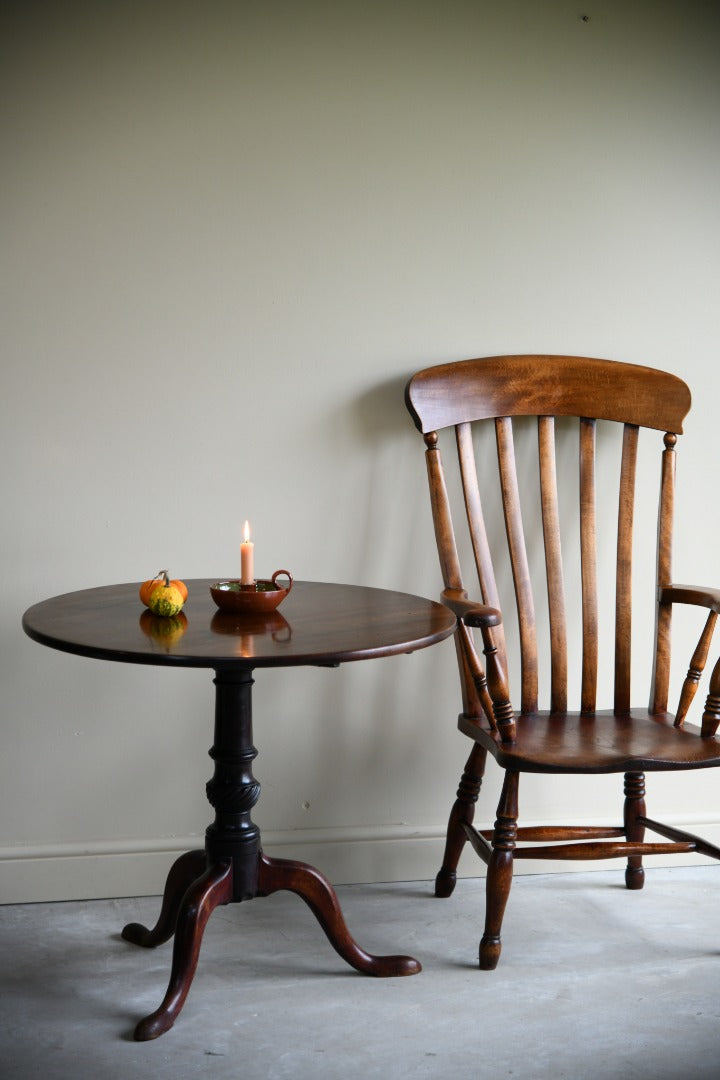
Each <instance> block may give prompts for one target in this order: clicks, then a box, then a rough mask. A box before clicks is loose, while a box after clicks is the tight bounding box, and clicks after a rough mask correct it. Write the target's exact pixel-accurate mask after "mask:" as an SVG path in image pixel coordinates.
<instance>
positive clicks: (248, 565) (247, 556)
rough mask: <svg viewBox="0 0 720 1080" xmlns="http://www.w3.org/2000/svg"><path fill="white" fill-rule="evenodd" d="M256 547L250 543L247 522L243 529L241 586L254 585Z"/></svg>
mask: <svg viewBox="0 0 720 1080" xmlns="http://www.w3.org/2000/svg"><path fill="white" fill-rule="evenodd" d="M254 548H255V545H254V544H252V543H251V542H250V526H249V525H248V523H247V521H246V522H245V528H244V529H243V542H242V544H241V545H240V584H241V585H252V584H253V583H254V581H255V571H254V567H253V560H254V554H255V552H254Z"/></svg>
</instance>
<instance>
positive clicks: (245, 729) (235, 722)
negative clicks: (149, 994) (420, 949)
mask: <svg viewBox="0 0 720 1080" xmlns="http://www.w3.org/2000/svg"><path fill="white" fill-rule="evenodd" d="M252 685H253V678H252V671H250V670H245V671H240V672H236V671H227V672H226V671H223V670H218V671H217V672H216V677H215V687H216V694H215V741H214V744H213V747H212V749H211V750H210V756H211V757H212V758H213V760H214V762H215V771H214V774H213V777H212V779H211V780H209V781H208V784H207V796H208V799H209V801H210V803H211V805H212V806H213V807H214V809H215V821H214V822H213V824H212V825H210V826H209V827H208V829H207V831H206V834H205V850H197V851H188V852H186V853H185V854H184V855H181V856H180V858H179V859H177V860H176V861H175V863H174V864H173V866H172V868H171V870H170V873H169V874H168V878H167V882H166V885H165V893H164V896H163V901H162V907H161V909H160V915H159V918H158V921H157V924H156V925H155V927H154V928H153V929H152V930H149V929H148V928H147V927H145V926H141V925H140V924H139V923H129V924H128V925H127V926H126V927H125V928H124V930H123V932H122V936H123V937H124V938H125V940H126V941H130V942H132V943H133V944H135V945H142V946H143V947H145V948H154V947H155V946H156V945H161V944H162V943H163V942H165V941H168V940H169V939H170V938H171V937H172V936H173V934H174V935H175V942H174V946H173V958H172V968H171V972H170V982H169V984H168V988H167V992H166V994H165V997H164V999H163V1002H162V1004H161V1005H160V1007H159V1008H158V1009H156V1010H155V1012H153V1013H151V1014H150V1015H149V1016H146V1017H145V1018H144V1019H143V1020H141V1021H140V1022H139V1023H138V1025H137V1027H136V1028H135V1038H136V1039H137V1040H138V1041H145V1040H147V1039H156V1038H157V1037H158V1035H162V1034H163V1033H164V1032H165V1031H168V1030H169V1029H170V1028H171V1027H172V1026H173V1024H174V1023H175V1020H176V1018H177V1016H178V1014H179V1013H180V1010H181V1009H182V1007H183V1004H184V1002H185V998H186V997H187V995H188V991H189V989H190V985H191V983H192V980H193V976H194V974H195V969H196V967H197V961H198V956H199V954H200V945H201V943H202V935H203V932H204V930H205V926H206V924H207V921H208V919H209V918H210V915H211V914H212V912H213V911H214V910H215V908H216V907H218V905H220V904H229V903H238V902H240V901H241V900H251V899H252V898H253V897H256V896H269V895H270V894H271V893H274V892H278V891H280V890H282V889H287V890H288V891H290V892H294V893H296V894H297V895H298V896H300V897H301V898H302V899H303V900H304V901H305V903H306V904H307V905H308V907H309V908H310V909H311V911H312V912H313V914H314V915H315V917H316V919H317V920H318V922H319V923H320V925H321V927H322V928H323V930H324V931H325V933H326V935H327V937H328V940H329V941H330V944H331V945H332V946H333V948H334V949H335V950H336V951H337V952H338V953H339V954H340V956H341V957H342V958H343V959H344V960H346V961H347V963H348V964H350V966H351V967H354V968H355V969H356V970H357V971H361V972H364V973H366V974H368V975H377V976H390V975H414V974H416V973H417V972H418V971H420V964H419V963H418V961H417V960H414V959H413V958H412V957H411V956H371V955H370V954H369V953H366V952H365V951H364V950H363V949H361V948H360V946H359V945H358V944H357V942H356V941H355V940H354V939H353V938H352V936H351V934H350V931H349V930H348V928H347V926H346V924H345V919H344V918H343V914H342V911H341V910H340V904H339V903H338V899H337V896H336V894H335V890H334V889H333V887H332V886H331V885H330V883H329V881H328V880H327V879H326V878H325V877H324V876H323V875H322V874H321V873H320V872H319V871H318V870H316V869H315V868H314V867H312V866H308V865H307V864H306V863H300V862H294V861H292V860H289V859H271V858H269V857H268V856H267V855H265V854H264V853H263V851H262V848H261V845H260V830H259V829H258V827H257V825H255V823H254V822H253V820H252V818H251V812H252V808H253V806H254V805H255V803H256V802H257V801H258V798H259V797H260V784H259V783H258V782H257V780H256V779H255V778H254V776H253V774H252V763H253V761H254V759H255V757H256V756H257V750H256V749H255V747H254V746H253V741H252Z"/></svg>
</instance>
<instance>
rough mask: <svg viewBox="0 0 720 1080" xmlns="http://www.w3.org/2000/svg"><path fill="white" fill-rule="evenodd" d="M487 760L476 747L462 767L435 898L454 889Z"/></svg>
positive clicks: (483, 752) (436, 884)
mask: <svg viewBox="0 0 720 1080" xmlns="http://www.w3.org/2000/svg"><path fill="white" fill-rule="evenodd" d="M486 758H487V750H485V749H484V748H483V747H481V746H479V745H478V744H477V743H476V744H475V746H473V748H472V750H471V751H470V757H469V758H468V759H467V762H466V763H465V771H464V772H463V774H462V778H461V780H460V786H459V787H458V790H457V798H456V800H455V803H454V805H453V808H452V810H451V811H450V819H449V821H448V827H447V839H446V841H445V854H444V855H443V861H442V866H441V867H440V870H439V871H438V874H437V877H436V878H435V895H436V896H441V897H446V896H450V895H451V894H452V892H453V889H454V888H455V883H456V881H457V865H458V861H459V859H460V855H461V853H462V849H463V848H464V846H465V843H466V841H467V836H466V833H465V829H464V828H463V826H464V825H472V823H473V818H474V816H475V803H476V802H477V800H478V795H479V794H480V787H481V785H482V779H483V775H484V773H485V760H486Z"/></svg>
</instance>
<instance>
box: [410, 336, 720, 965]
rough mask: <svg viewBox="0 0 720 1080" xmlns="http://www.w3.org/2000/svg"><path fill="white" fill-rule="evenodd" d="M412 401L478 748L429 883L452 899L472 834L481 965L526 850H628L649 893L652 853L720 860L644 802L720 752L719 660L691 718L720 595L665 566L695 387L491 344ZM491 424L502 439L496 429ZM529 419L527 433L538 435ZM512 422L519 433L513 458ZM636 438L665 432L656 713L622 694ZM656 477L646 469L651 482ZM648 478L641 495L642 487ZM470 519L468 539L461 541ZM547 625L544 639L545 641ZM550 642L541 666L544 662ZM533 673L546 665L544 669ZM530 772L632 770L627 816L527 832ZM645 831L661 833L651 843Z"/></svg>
mask: <svg viewBox="0 0 720 1080" xmlns="http://www.w3.org/2000/svg"><path fill="white" fill-rule="evenodd" d="M406 403H407V407H408V409H409V411H410V414H411V416H412V418H413V420H414V422H415V425H416V427H417V428H418V430H419V431H420V432H421V433H422V435H423V437H424V442H425V445H426V451H425V454H426V459H427V470H428V478H429V485H430V501H431V508H432V517H433V522H434V527H435V535H436V540H437V547H438V552H439V556H440V565H441V572H442V578H443V584H444V591H443V593H442V601H443V603H445V604H446V605H447V606H448V608H449V609H450V610H451V611H453V612H454V613H455V615H456V616H457V620H458V625H457V631H456V645H457V655H458V662H459V670H460V682H461V689H462V703H463V710H462V713H461V714H460V717H459V728H460V730H461V731H462V732H463V733H464V734H465V735H467V736H469V738H470V739H472V741H473V747H472V750H471V752H470V756H469V758H468V760H467V764H466V766H465V771H464V773H463V776H462V779H461V781H460V786H459V789H458V792H457V799H456V801H455V803H454V805H453V808H452V811H451V814H450V820H449V824H448V831H447V841H446V848H445V855H444V859H443V863H442V867H441V869H440V872H439V873H438V875H437V879H436V885H435V891H436V895H437V896H441V897H446V896H449V895H450V894H451V893H452V891H453V888H454V886H455V880H456V870H457V864H458V859H459V857H460V854H461V851H462V849H463V847H464V845H465V843H466V842H469V843H470V845H471V846H472V847H473V848H474V850H475V851H476V852H477V854H478V855H479V856H480V858H481V859H482V860H483V861H484V862H485V863H486V864H487V882H486V917H485V931H484V934H483V937H482V940H481V942H480V950H479V952H480V967H481V968H485V969H492V968H494V967H495V966H496V964H497V962H498V959H499V956H500V949H501V941H500V931H501V924H502V919H503V914H504V911H505V906H506V903H507V900H508V896H509V892H510V886H511V882H512V873H513V864H514V861H515V859H528V858H529V859H592V860H596V859H603V858H617V857H618V856H622V857H627V869H626V873H625V881H626V885H627V888H629V889H640V888H642V886H643V880H644V872H643V865H642V860H643V857H644V856H645V855H652V854H657V855H667V854H670V853H686V852H698V853H700V854H702V855H706V856H711V857H712V858H715V859H718V858H720V849H718V848H717V847H715V846H714V845H712V844H710V843H707V842H705V841H704V840H702V839H700V838H699V837H697V836H694V835H692V834H690V833H687V832H685V831H683V830H681V829H678V828H675V827H671V826H668V825H664V824H662V823H661V822H658V821H655V820H653V819H652V818H650V817H648V814H647V810H646V805H645V774H646V773H648V772H664V771H676V770H685V769H703V768H712V767H716V766H718V765H720V742H719V741H718V739H717V738H716V734H715V733H716V731H717V728H718V722H719V721H720V661H718V662H717V663H716V664H715V667H714V668H713V670H712V674H711V676H710V680H709V690H708V694H707V698H706V702H705V708H704V711H703V712H702V719H701V722H700V726H699V727H697V726H693V725H691V724H690V723H687V722H686V715H687V713H688V710H689V708H690V705H691V703H692V700H693V697H694V695H695V692H696V689H697V686H698V683H699V680H700V677H701V675H702V673H703V671H704V668H705V664H706V661H707V657H708V654H709V650H710V645H711V638H712V634H713V630H714V628H715V623H716V621H717V616H718V612H720V591H719V590H717V589H710V588H699V587H695V586H689V585H678V584H675V583H674V580H673V576H672V572H671V556H672V530H673V503H674V494H675V459H676V446H677V442H678V436H679V435H680V434H681V433H682V430H683V419H684V417H685V416H686V414H687V412H688V410H689V408H690V392H689V390H688V388H687V386H686V385H685V383H684V382H682V381H681V380H680V379H679V378H676V377H675V376H673V375H670V374H667V373H665V372H662V371H656V370H653V369H651V368H647V367H642V366H638V365H633V364H622V363H618V362H613V361H606V360H597V359H590V358H584V357H574V356H547V355H521V356H495V357H488V358H485V359H476V360H466V361H459V362H455V363H448V364H442V365H439V366H436V367H431V368H427V369H426V370H424V371H420V372H418V373H417V374H416V375H415V376H413V378H412V379H410V381H409V383H408V385H407V388H406ZM529 418H532V419H529ZM488 425H490V427H491V429H493V428H494V432H493V431H492V430H491V431H490V432H488V431H487V426H488ZM528 428H531V429H536V434H534V433H533V432H532V431H528ZM644 429H648V431H647V432H646V431H645V430H644ZM517 431H519V432H520V434H521V435H522V436H527V437H528V438H527V439H526V441H525V443H524V444H523V455H524V456H523V458H522V462H521V463H520V465H519V464H518V455H517V454H516V447H515V442H516V439H515V435H516V432H517ZM613 431H615V432H617V435H618V441H619V444H620V445H619V447H618V454H617V460H618V462H619V469H618V472H617V474H616V481H615V484H614V485H613V487H614V490H611V489H610V488H609V486H608V484H607V483H606V482H605V481H603V486H602V490H601V491H600V492H599V491H598V490H597V486H598V438H599V433H600V432H601V433H602V448H603V450H604V448H605V445H606V441H607V440H609V439H610V438H611V437H612V434H613ZM641 433H642V436H643V439H647V438H656V439H657V442H658V444H659V445H658V450H659V451H660V455H659V456H660V461H659V474H658V475H657V476H656V477H655V481H656V482H657V481H658V480H659V513H658V519H657V533H656V539H655V536H654V537H653V539H652V546H653V547H654V550H652V551H645V550H641V551H639V552H636V553H635V555H636V559H638V558H639V559H642V560H643V561H645V562H647V561H648V560H649V561H650V562H653V560H654V564H655V567H656V571H655V574H654V577H653V580H652V581H651V583H650V584H651V588H655V587H656V595H655V596H654V597H653V596H648V598H647V599H648V603H654V607H655V631H654V643H652V648H653V656H654V662H653V667H652V674H651V677H650V687H649V699H648V700H649V703H648V705H647V706H642V705H637V704H636V703H635V702H636V699H634V698H633V697H632V696H631V641H632V616H633V603H632V601H633V554H634V552H633V536H634V533H635V532H636V530H635V529H634V525H635V524H636V523H635V521H634V517H635V494H636V491H637V490H638V485H639V483H640V480H639V474H638V469H637V462H638V442H639V437H640V435H641ZM658 433H661V434H658ZM453 436H454V443H455V446H454V448H453V450H452V453H451V454H450V455H446V458H447V460H446V462H445V463H444V462H443V460H442V457H441V443H442V444H444V442H445V441H446V440H449V441H451V442H452V441H453V440H452V437H453ZM530 437H531V438H530ZM528 442H530V443H534V444H535V446H534V449H532V445H531V449H532V454H533V457H534V458H535V459H536V464H535V466H534V467H533V470H532V473H533V474H534V477H535V478H534V479H533V483H534V484H535V485H536V488H535V490H536V496H535V499H534V501H533V498H532V497H530V496H528V495H527V494H526V491H525V487H524V485H525V484H526V483H527V481H528V476H529V475H530V474H529V473H528V468H527V462H528V458H529V452H527V450H528ZM493 444H494V445H493ZM558 446H560V449H558ZM568 453H571V454H572V456H573V458H575V460H576V461H577V464H576V465H574V466H573V468H572V474H573V475H572V488H573V490H572V491H571V493H570V494H569V496H568V494H567V492H565V491H564V489H563V486H562V484H561V483H559V481H558V477H559V476H560V477H563V476H565V474H566V473H567V471H568V468H567V466H568V460H567V458H568ZM456 456H457V464H456V465H455V464H453V468H454V469H455V470H456V472H457V476H455V474H453V478H452V481H451V479H450V477H449V473H448V474H447V475H446V467H447V466H448V461H450V460H451V459H452V461H453V463H454V462H455V457H456ZM495 474H497V486H498V494H497V501H496V504H495V505H496V506H497V507H498V508H499V507H502V510H501V511H498V512H497V514H496V515H495V516H493V517H492V519H491V518H490V517H489V516H488V513H487V511H486V510H485V508H484V505H485V499H486V492H487V485H488V483H489V480H490V478H491V475H493V476H494V475H495ZM648 482H650V481H648V480H647V479H646V478H643V480H642V483H643V485H645V484H647V483H648ZM481 490H482V492H483V495H482V497H481ZM642 490H643V495H645V493H646V490H647V489H646V488H645V487H643V489H642ZM453 494H454V495H455V496H456V501H457V502H459V503H460V511H459V513H457V512H456V513H453V507H454V502H453ZM533 511H536V516H533V513H532V512H533ZM499 517H501V518H502V519H503V523H504V527H503V526H502V525H500V524H499V522H498V518H499ZM569 521H575V522H576V525H575V526H574V528H576V529H577V534H579V535H578V540H577V546H578V547H579V560H576V562H579V568H578V567H577V566H575V567H572V568H571V570H575V575H574V576H572V574H570V573H569V572H568V569H567V568H566V567H565V566H564V560H563V542H562V541H565V539H566V538H567V535H568V528H569V525H568V522H569ZM561 522H564V523H565V524H564V527H562V526H561ZM461 528H462V537H463V543H461V542H460V540H459V539H458V537H460V536H461V533H460V529H461ZM456 530H457V531H456ZM608 530H609V531H610V533H611V534H612V536H611V540H610V542H611V549H612V550H614V552H615V556H614V562H615V572H614V581H611V580H608V581H605V580H602V579H601V575H600V572H599V569H598V551H599V550H602V551H606V547H605V546H604V543H605V542H604V540H603V539H602V535H603V532H605V533H607V531H608ZM573 531H574V529H573ZM463 544H464V546H463ZM601 544H602V545H603V546H602V548H599V545H601ZM499 547H501V548H503V549H505V557H506V560H507V562H506V563H505V565H506V566H507V567H508V569H507V571H506V579H507V580H508V582H509V581H510V578H511V579H512V583H511V584H510V585H509V586H508V588H509V590H511V591H512V592H514V597H515V605H514V606H515V612H514V619H513V613H512V612H511V611H510V610H509V609H508V608H507V607H505V608H502V609H501V600H500V593H499V587H498V581H500V574H499V573H498V572H497V565H498V563H497V559H498V550H497V549H498V548H499ZM462 552H465V554H466V556H467V560H466V561H467V562H469V564H470V565H471V566H472V567H473V569H472V571H471V573H472V577H473V579H474V581H476V582H477V585H473V586H472V588H471V589H467V588H466V580H468V581H470V577H468V578H467V579H466V577H465V576H464V574H463V569H462V566H463V559H462V555H461V553H462ZM636 566H637V564H636ZM537 576H540V577H542V578H543V579H544V580H543V582H542V585H541V589H542V592H541V591H540V589H539V588H538V587H536V584H535V578H536V577H537ZM613 589H614V593H615V600H614V619H613V618H612V616H611V618H610V622H611V623H612V622H614V627H613V626H612V625H611V626H610V627H607V628H606V627H604V626H603V625H601V614H602V610H603V607H604V605H603V603H601V602H600V601H602V600H604V598H605V595H606V594H607V593H612V591H613ZM478 590H479V591H478ZM577 597H579V601H578V602H577V604H576V609H577V619H578V622H579V625H578V626H576V625H574V624H573V623H572V622H571V621H570V618H569V616H568V614H567V612H568V609H569V603H567V602H566V600H569V599H573V600H576V598H577ZM540 599H541V600H542V605H543V607H544V608H545V609H546V612H547V616H546V619H545V617H544V618H543V623H542V625H540V623H539V619H538V617H537V615H536V609H539V607H540V603H539V600H540ZM680 604H682V605H692V606H693V607H696V608H698V609H700V611H701V613H702V611H703V610H704V613H705V619H704V625H702V629H701V631H700V634H699V639H698V644H697V647H696V649H695V651H694V653H693V655H692V657H691V658H690V659H689V665H688V669H687V677H686V678H685V681H684V684H683V686H682V690H681V693H680V699H679V704H678V707H677V710H676V712H675V713H674V714H673V713H671V712H669V711H668V695H669V687H670V673H671V665H670V656H671V653H670V646H671V620H672V613H673V608H674V607H675V606H676V605H680ZM511 606H512V605H511ZM611 606H612V605H611ZM501 611H502V614H501ZM513 622H514V627H513ZM511 628H513V632H516V638H517V640H518V647H517V649H516V654H517V655H519V658H520V659H519V667H520V672H519V680H518V681H519V707H518V708H515V707H514V706H513V704H512V703H511V694H510V690H509V673H508V653H509V649H508V641H509V640H510V639H509V637H508V639H507V640H506V630H507V631H508V635H509V633H510V629H511ZM476 631H477V633H478V636H479V638H480V640H481V642H482V652H483V653H484V660H483V658H482V656H481V655H480V653H479V646H480V642H477V643H476V640H475V632H476ZM543 633H544V634H545V639H544V640H545V641H546V643H547V645H546V647H544V648H541V647H540V645H539V641H541V640H543V639H542V634H543ZM569 638H570V639H571V640H572V641H573V642H574V643H575V642H581V646H582V647H581V661H580V663H581V671H580V672H579V677H578V678H576V680H575V683H576V691H577V692H578V697H579V700H577V701H575V702H574V705H575V707H574V709H571V708H570V707H569V700H568V699H569V689H568V687H569V685H572V684H571V675H572V674H573V673H572V672H569V670H568V639H569ZM606 644H607V647H608V649H609V650H614V675H613V680H612V681H613V685H612V686H608V687H604V686H603V685H602V684H601V685H599V677H598V671H599V660H598V657H599V649H600V648H601V647H605V646H606ZM650 644H651V643H648V651H649V649H650ZM548 655H549V661H548V660H546V662H545V665H543V663H542V659H543V656H545V657H547V656H548ZM611 655H612V653H611ZM545 668H548V669H549V670H545ZM541 676H546V678H545V681H544V682H543V681H541ZM541 692H542V693H543V694H544V695H545V699H544V700H541ZM599 694H600V695H601V696H605V697H606V699H607V704H609V703H610V702H612V708H603V709H599V708H598V707H597V701H598V695H599ZM541 704H542V706H543V707H542V708H541V707H540V705H541ZM488 753H490V754H491V755H492V757H493V758H494V759H495V760H496V761H497V763H498V765H499V766H500V767H501V769H503V770H504V780H503V787H502V794H501V796H500V801H499V805H498V809H497V817H496V820H495V824H494V827H493V828H491V829H480V830H478V829H476V828H475V827H474V826H473V815H474V811H475V804H476V802H477V799H478V795H479V791H480V787H481V782H482V778H483V773H484V769H485V764H486V758H487V754H488ZM524 772H531V773H543V774H548V775H553V774H555V775H557V776H563V775H565V776H566V775H568V774H602V773H620V774H623V775H624V813H623V819H622V822H621V823H617V824H612V825H609V826H608V827H604V826H592V827H591V826H587V827H584V826H582V825H567V826H547V827H546V826H534V827H518V824H517V820H518V785H519V779H520V775H521V773H524ZM556 783H557V781H556ZM574 816H575V814H573V817H574ZM646 831H648V832H651V833H655V834H657V835H658V836H659V837H660V838H661V839H660V840H654V841H646V839H645V834H646ZM521 842H523V846H519V845H520V844H521Z"/></svg>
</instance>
